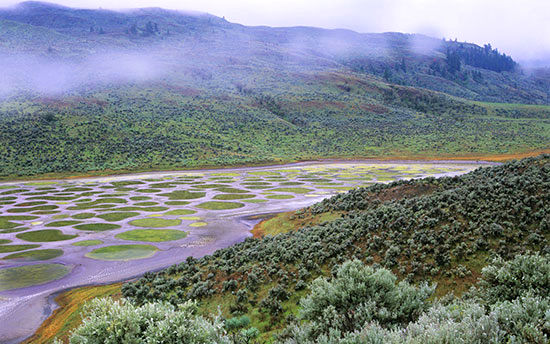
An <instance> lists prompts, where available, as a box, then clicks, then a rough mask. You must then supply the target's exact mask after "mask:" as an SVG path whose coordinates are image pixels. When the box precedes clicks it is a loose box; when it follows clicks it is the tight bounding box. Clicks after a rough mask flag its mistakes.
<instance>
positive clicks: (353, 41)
mask: <svg viewBox="0 0 550 344" xmlns="http://www.w3.org/2000/svg"><path fill="white" fill-rule="evenodd" d="M0 64H1V65H2V66H3V67H4V68H3V72H2V74H0V97H2V100H1V101H0V143H1V145H0V154H2V156H3V157H4V161H3V164H2V165H1V166H0V176H2V177H14V176H18V175H19V176H31V175H43V174H45V173H67V174H70V173H89V172H92V171H105V170H109V171H131V170H148V169H163V168H170V169H173V168H185V167H196V166H205V165H217V166H219V165H228V164H243V163H263V162H272V161H291V160H298V159H314V158H327V157H350V158H352V157H389V156H399V157H433V156H445V157H451V156H466V157H467V156H481V155H494V154H514V153H525V152H532V151H538V150H546V149H548V148H550V146H549V145H548V142H550V108H549V107H548V106H546V105H540V106H534V105H533V106H527V105H521V104H503V105H500V104H488V103H481V102H472V100H478V101H481V100H485V101H493V102H502V101H505V102H515V103H525V104H548V92H547V91H548V90H550V88H549V85H550V83H549V82H548V80H550V79H548V78H547V74H537V75H536V76H535V75H530V74H525V75H524V74H522V72H521V71H520V70H518V69H517V66H516V65H515V63H514V62H513V61H512V60H511V59H510V58H509V57H507V56H505V55H503V54H500V53H498V52H497V51H496V50H494V49H492V48H490V47H477V46H475V45H472V44H467V43H460V42H450V41H446V42H443V41H441V40H438V39H433V38H429V37H425V36H421V35H405V34H399V33H385V34H360V33H356V32H353V31H349V30H325V29H318V28H309V27H293V28H270V27H247V26H243V25H239V24H233V23H229V22H227V21H226V20H224V19H222V18H217V17H215V16H212V15H208V14H201V13H187V12H178V11H167V10H162V9H155V8H150V9H139V10H127V11H119V12H115V11H107V10H81V9H72V8H68V7H62V6H56V5H51V4H47V3H40V2H25V3H22V4H19V5H17V6H14V7H12V8H5V9H0ZM509 68H511V69H509ZM508 69H509V70H508ZM428 89H431V90H436V92H434V91H431V90H428ZM460 97H461V98H460Z"/></svg>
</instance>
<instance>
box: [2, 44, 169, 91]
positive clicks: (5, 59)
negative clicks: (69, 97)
mask: <svg viewBox="0 0 550 344" xmlns="http://www.w3.org/2000/svg"><path fill="white" fill-rule="evenodd" d="M0 65H1V66H2V73H0V96H2V95H9V94H13V93H16V92H18V91H33V92H37V93H40V94H46V95H57V94H61V93H65V92H69V91H71V90H73V89H76V88H79V87H82V86H85V85H95V86H101V85H108V84H118V83H132V82H144V81H151V80H157V79H159V78H162V77H164V76H166V75H168V73H169V69H168V68H167V66H166V65H163V64H162V63H160V62H159V60H158V56H154V55H152V54H147V53H139V54H138V53H107V54H98V55H94V56H91V57H88V58H86V59H84V60H81V61H66V60H59V59H53V58H49V57H45V56H36V55H30V54H26V55H21V54H19V55H5V54H4V55H1V54H0Z"/></svg>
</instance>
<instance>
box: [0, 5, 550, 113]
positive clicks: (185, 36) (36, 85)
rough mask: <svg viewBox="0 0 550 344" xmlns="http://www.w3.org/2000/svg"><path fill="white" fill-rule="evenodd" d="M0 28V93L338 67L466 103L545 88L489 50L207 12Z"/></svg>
mask: <svg viewBox="0 0 550 344" xmlns="http://www.w3.org/2000/svg"><path fill="white" fill-rule="evenodd" d="M0 20H2V22H1V23H2V25H0V35H1V37H2V39H1V41H0V56H1V58H2V62H3V65H4V66H6V68H5V69H6V73H5V74H4V75H3V80H2V81H3V82H2V85H3V93H4V94H6V93H11V92H14V91H18V90H19V91H20V90H32V91H35V92H39V93H52V94H60V93H64V92H70V91H73V90H75V89H76V88H78V87H81V86H89V85H95V84H110V83H113V82H115V83H121V82H122V83H124V82H142V81H151V80H159V79H165V78H168V77H169V76H171V77H170V78H169V79H170V80H169V81H170V82H171V83H175V84H177V83H189V82H192V83H194V84H196V85H201V86H205V87H208V86H209V85H208V83H204V78H205V76H204V73H205V69H206V70H209V71H210V73H213V72H215V74H217V75H219V76H220V79H222V80H219V81H218V83H217V86H219V87H222V88H224V90H226V91H227V90H230V89H232V88H233V87H234V85H233V84H232V82H235V81H236V80H235V79H238V76H237V75H235V72H238V73H239V74H240V75H243V74H244V75H250V74H253V73H254V74H255V73H262V74H268V75H269V74H271V75H273V74H275V75H277V74H278V73H285V72H301V73H303V72H308V71H310V72H321V71H328V70H332V69H337V70H343V71H353V72H356V73H359V74H371V75H376V76H379V77H382V78H384V79H386V80H387V81H389V82H392V83H397V84H403V85H411V86H420V87H424V88H428V89H433V90H437V91H443V92H446V93H449V94H452V95H455V96H461V97H465V98H468V99H476V100H489V101H511V102H523V103H535V104H544V103H548V85H550V83H548V82H547V81H548V80H547V79H546V78H544V80H543V82H541V81H540V80H539V79H536V78H535V77H534V75H533V73H522V70H521V68H520V67H519V65H517V64H516V63H515V62H514V61H513V60H512V59H511V58H510V57H508V56H506V55H504V54H500V53H499V52H498V50H496V49H493V48H492V47H490V45H487V46H485V47H478V46H476V45H474V44H469V43H463V42H456V41H442V40H440V39H435V38H430V37H427V36H423V35H414V34H413V35H410V34H400V33H384V34H361V33H357V32H353V31H349V30H327V29H319V28H312V27H290V28H270V27H247V26H243V25H239V24H234V23H230V22H228V21H226V20H225V19H223V18H218V17H215V16H213V15H209V14H206V13H195V12H182V11H172V10H163V9H160V8H143V9H129V10H125V11H111V10H90V9H72V8H68V7H64V6H59V5H54V4H48V3H42V2H23V3H20V4H18V5H16V6H14V7H10V8H4V9H1V10H0ZM40 70H46V72H44V73H42V72H41V71H40ZM37 71H38V73H37ZM244 75H243V76H244ZM44 79H46V85H44V82H43V80H44ZM44 86H46V87H44ZM249 86H250V87H254V86H255V84H254V83H253V82H251V83H250V85H249Z"/></svg>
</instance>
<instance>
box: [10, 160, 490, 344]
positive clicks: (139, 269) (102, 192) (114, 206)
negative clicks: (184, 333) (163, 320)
mask: <svg viewBox="0 0 550 344" xmlns="http://www.w3.org/2000/svg"><path fill="white" fill-rule="evenodd" d="M482 165H485V164H484V163H481V162H380V161H347V162H340V161H334V162H323V163H297V164H290V165H281V166H271V167H252V168H236V169H227V170H201V171H192V172H190V171H185V172H183V171H182V172H159V173H142V174H133V175H123V176H116V177H101V178H86V179H72V180H51V181H41V182H21V181H20V182H13V183H2V184H0V213H1V216H14V215H15V216H20V215H24V216H29V215H30V216H35V217H36V218H33V219H29V220H14V221H11V222H13V223H15V224H16V225H17V226H15V227H14V228H12V229H7V231H8V232H5V231H6V230H4V233H2V229H0V240H1V239H8V240H11V243H9V244H8V245H21V244H39V245H40V247H39V248H37V249H61V250H63V255H61V256H59V257H56V258H53V259H50V260H46V261H34V262H32V261H22V260H13V259H2V258H5V257H6V256H9V255H10V254H12V253H3V254H0V268H1V269H2V270H3V269H10V268H14V267H20V266H25V265H32V264H43V263H55V264H63V265H65V266H67V267H70V269H71V271H70V273H68V274H67V275H65V276H64V277H62V278H58V279H56V280H52V281H50V282H47V283H43V284H40V285H30V286H28V287H25V288H18V289H11V290H4V291H1V292H0V324H2V326H1V329H0V342H16V341H17V340H19V339H21V338H24V337H26V336H29V335H30V334H32V332H33V331H34V330H35V329H36V328H37V327H38V326H39V325H40V323H41V322H42V321H43V320H44V319H45V317H47V315H48V314H50V312H51V308H52V305H51V300H49V296H50V295H52V294H53V293H56V292H59V291H62V290H65V289H69V288H74V287H77V286H82V285H87V284H99V283H112V282H115V281H120V280H125V279H129V278H132V277H135V276H139V275H141V274H143V273H144V272H146V271H151V270H158V269H162V268H164V267H167V266H170V265H172V264H175V263H178V262H181V261H183V260H185V258H186V257H188V256H194V257H201V256H203V255H206V254H211V253H212V252H214V251H215V250H217V249H220V248H224V247H228V246H230V245H233V244H235V243H237V242H240V241H242V240H244V239H245V238H246V237H248V236H250V232H249V230H250V229H251V228H252V227H253V225H254V224H255V223H257V222H258V221H259V219H253V218H251V215H255V214H264V213H274V212H280V211H290V210H295V209H299V208H302V207H306V206H309V205H311V204H314V203H316V202H319V201H321V200H322V199H324V198H327V197H330V196H332V195H334V194H337V193H340V192H345V191H346V190H349V189H350V188H354V187H359V186H367V185H371V184H372V183H389V182H391V181H392V180H396V179H408V178H421V177H425V176H435V177H442V176H454V175H459V174H463V173H466V172H469V171H471V170H473V169H475V168H477V167H479V166H482ZM235 189H236V190H235ZM173 191H179V193H175V194H171V193H172V192H173ZM181 191H187V192H190V193H191V195H194V197H196V196H201V197H199V198H192V199H182V200H180V201H179V202H180V203H181V202H189V203H188V204H185V205H181V204H180V205H174V203H173V202H174V201H175V202H178V200H174V199H172V198H174V196H180V198H182V197H181V196H183V198H186V196H188V195H189V194H183V195H182V193H181ZM200 193H204V195H202V194H200ZM220 195H223V196H220ZM228 195H248V196H246V197H247V198H242V199H240V197H239V196H228ZM274 195H285V196H283V197H284V199H277V198H282V197H281V196H275V197H273V196H274ZM251 196H253V197H251ZM136 197H138V198H136ZM144 197H148V198H147V199H144ZM176 198H178V197H176ZM220 198H221V200H220ZM227 198H236V199H232V200H225V199H227ZM212 201H215V202H221V203H214V206H215V207H222V208H224V206H228V205H229V206H233V207H235V208H234V209H222V210H212V209H211V208H212V205H213V204H212V203H206V205H202V204H203V203H205V202H212ZM29 202H41V203H29ZM143 202H146V203H143ZM153 202H154V203H155V204H153ZM83 205H87V206H88V207H90V209H81V210H79V209H76V208H78V207H81V208H82V207H83ZM37 207H38V208H37ZM54 207H55V209H53V210H51V209H50V210H43V209H49V208H54ZM124 207H138V208H140V209H138V210H132V211H133V212H137V215H136V216H133V217H129V218H126V219H122V220H119V221H112V222H111V221H106V220H104V219H102V218H98V217H96V216H94V217H91V218H87V219H77V220H75V218H72V217H73V216H74V215H75V214H79V213H93V214H94V215H102V214H108V213H110V212H113V211H117V210H118V209H120V208H124ZM148 207H163V208H165V209H147V208H148ZM176 209H187V210H189V213H192V214H188V215H185V216H182V215H176V214H166V213H167V212H168V211H173V210H176ZM145 210H154V211H145ZM44 211H46V212H50V213H43V212H44ZM134 215H135V214H134ZM137 219H165V220H172V221H168V222H167V223H168V224H171V225H172V226H167V227H162V229H174V230H180V231H185V232H186V233H187V236H186V237H185V238H182V239H179V240H174V241H165V242H156V241H155V242H141V241H127V240H123V239H119V238H117V237H116V235H117V234H120V233H122V232H126V231H130V230H134V229H139V228H151V227H140V226H137V225H136V224H139V222H140V221H138V222H134V221H135V220H137ZM58 221H80V223H78V224H74V223H68V224H67V222H65V223H63V222H61V223H60V222H58ZM52 222H55V223H53V226H52V225H51V223H52ZM147 222H151V223H152V224H155V222H156V221H154V220H153V221H146V223H147ZM96 223H111V224H116V225H117V227H118V228H116V229H110V230H105V231H89V230H80V229H78V226H80V225H82V224H96ZM205 224H206V225H205ZM61 225H65V226H61ZM10 226H14V225H8V227H10ZM75 226H76V227H75ZM21 228H28V229H25V230H21V231H19V230H20V229H21ZM44 229H58V230H61V231H62V232H63V234H64V235H77V237H75V238H73V239H69V240H63V241H51V242H36V243H35V242H32V243H30V242H27V241H25V240H23V239H21V238H18V237H17V235H18V234H20V233H27V232H31V231H37V230H44ZM10 231H13V232H11V233H9V232H10ZM83 240H100V241H101V242H102V243H101V244H100V245H95V246H74V245H72V244H73V243H75V242H79V241H83ZM130 244H147V245H153V246H155V247H156V248H157V249H158V250H157V251H156V252H154V254H153V255H152V256H150V257H147V258H143V259H135V260H119V261H106V260H98V259H92V258H89V257H87V254H89V253H90V252H91V251H93V250H95V249H97V248H100V247H106V246H111V245H130ZM22 252H25V251H22ZM4 282H5V281H4ZM8 284H9V283H8ZM0 285H1V283H0Z"/></svg>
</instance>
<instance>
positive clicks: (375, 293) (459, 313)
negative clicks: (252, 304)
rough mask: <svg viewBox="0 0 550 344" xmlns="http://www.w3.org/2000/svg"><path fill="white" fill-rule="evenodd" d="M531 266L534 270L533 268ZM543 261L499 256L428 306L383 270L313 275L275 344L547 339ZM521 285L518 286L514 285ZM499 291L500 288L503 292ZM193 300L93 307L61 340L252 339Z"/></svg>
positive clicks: (239, 323)
mask: <svg viewBox="0 0 550 344" xmlns="http://www.w3.org/2000/svg"><path fill="white" fill-rule="evenodd" d="M539 267H540V269H538V268H539ZM549 267H550V255H538V254H537V255H518V256H516V257H515V258H514V259H513V260H511V261H503V260H502V259H501V258H497V259H495V260H493V262H492V264H490V265H489V266H487V267H485V268H484V269H483V274H482V279H481V281H480V283H479V284H478V287H477V288H475V289H474V288H473V289H472V290H471V291H470V292H469V293H468V294H467V295H465V296H464V297H463V298H461V299H453V298H452V296H451V297H448V298H446V299H441V300H436V301H434V302H430V301H428V298H429V297H430V296H431V295H432V293H433V290H434V289H433V287H430V286H428V285H427V284H422V285H421V286H419V287H415V286H412V285H410V284H409V283H407V282H405V281H401V282H399V283H397V278H396V276H395V275H394V274H392V273H391V272H390V271H388V270H386V269H384V268H372V267H370V266H366V265H365V264H364V263H362V262H361V261H359V260H353V261H347V262H344V263H343V264H342V265H341V266H338V267H337V269H336V271H335V276H334V277H333V278H331V279H327V278H325V277H320V278H318V279H316V280H314V281H313V283H312V284H311V293H310V294H309V295H307V296H305V297H304V298H302V300H301V302H300V306H301V308H300V314H299V318H298V319H297V320H296V321H293V322H292V323H291V324H289V325H288V326H287V328H286V329H285V330H284V331H282V332H281V333H280V334H279V335H278V336H277V338H276V341H277V342H279V343H284V344H310V343H311V344H317V343H322V344H335V343H341V344H375V343H380V344H382V343H395V344H397V343H410V344H413V343H414V344H421V343H434V344H435V343H449V344H455V343H456V344H459V343H518V344H519V343H533V344H545V343H548V341H549V340H550V296H549V294H548V290H550V269H549ZM519 281H525V283H519ZM503 286H504V287H503ZM195 311H196V306H195V304H194V303H193V302H191V301H187V302H186V303H184V304H182V305H179V306H178V307H174V306H172V305H170V304H167V303H164V302H153V303H145V304H143V305H141V306H134V305H132V304H131V303H129V302H126V301H125V300H123V301H122V302H113V301H110V300H107V299H100V300H95V301H93V302H92V303H91V304H90V305H88V309H87V314H86V317H85V319H84V322H83V324H82V325H81V326H80V327H79V328H78V329H76V330H75V331H74V332H73V334H72V335H71V336H70V343H72V344H79V343H113V344H117V343H159V344H163V343H166V344H168V343H189V344H195V343H234V344H245V343H252V342H253V341H254V339H255V338H257V336H258V335H259V332H258V330H257V329H255V328H249V325H250V319H249V318H248V317H246V316H242V317H235V318H231V319H227V320H225V321H224V322H222V321H221V320H220V318H219V317H216V316H213V317H212V316H211V319H208V318H205V317H202V316H197V315H195Z"/></svg>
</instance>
